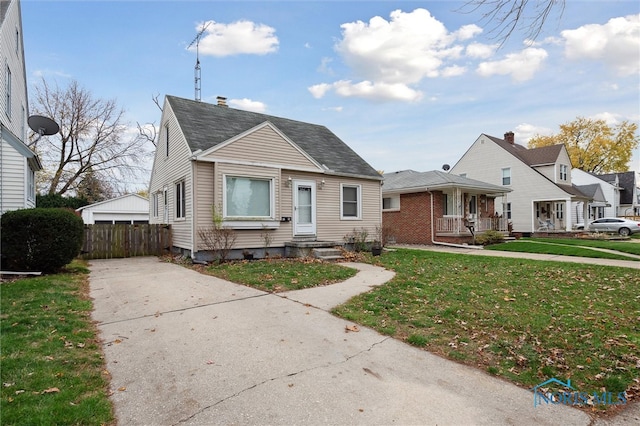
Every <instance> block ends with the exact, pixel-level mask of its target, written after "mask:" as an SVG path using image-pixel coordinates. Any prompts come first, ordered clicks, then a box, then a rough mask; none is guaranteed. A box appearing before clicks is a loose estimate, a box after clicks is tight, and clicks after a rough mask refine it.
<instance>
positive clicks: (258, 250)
mask: <svg viewBox="0 0 640 426" xmlns="http://www.w3.org/2000/svg"><path fill="white" fill-rule="evenodd" d="M381 182H382V176H381V175H380V174H379V173H378V172H377V171H376V170H375V169H374V168H373V167H371V166H370V165H369V164H368V163H367V162H366V161H364V160H363V159H362V158H361V157H360V156H358V154H356V153H355V152H354V151H353V150H352V149H351V148H349V147H348V146H347V145H346V144H345V143H344V142H343V141H342V140H340V139H339V138H338V137H337V136H336V135H335V134H333V133H332V132H331V131H330V130H329V129H327V128H326V127H324V126H320V125H315V124H309V123H304V122H300V121H295V120H290V119H286V118H281V117H274V116H270V115H265V114H260V113H255V112H249V111H243V110H239V109H234V108H230V107H228V106H227V104H226V99H225V98H221V97H219V98H218V104H217V105H214V104H209V103H205V102H198V101H193V100H188V99H183V98H179V97H175V96H166V98H165V101H164V106H163V111H162V119H161V122H160V129H159V135H158V143H157V148H156V153H155V158H154V164H153V170H152V174H151V181H150V186H149V194H150V198H151V203H150V215H149V216H150V217H149V222H150V223H152V224H153V223H164V224H170V225H171V227H172V230H173V235H172V239H173V246H174V247H173V249H174V251H177V252H181V253H183V254H184V255H188V256H191V257H192V258H193V259H196V260H209V259H210V258H211V257H212V255H211V252H210V251H208V250H207V244H206V242H205V241H203V239H202V238H201V237H200V235H199V234H200V232H199V230H202V229H206V228H210V227H212V226H213V225H214V219H213V214H214V212H215V214H216V215H217V217H218V218H219V219H220V220H221V222H222V223H221V224H222V226H223V227H226V228H229V229H232V230H233V231H234V233H235V236H236V240H235V244H234V245H233V250H232V252H231V253H230V255H229V258H239V257H241V256H242V253H243V252H247V251H249V252H252V253H253V254H255V255H256V256H257V257H261V256H263V255H264V253H265V251H266V250H265V249H267V247H266V246H267V240H265V236H267V238H268V246H269V247H268V252H269V254H270V255H274V254H282V255H289V254H290V253H291V252H295V251H296V247H299V246H306V247H309V246H316V245H333V244H335V243H342V242H343V239H344V237H345V236H346V235H347V234H349V233H350V232H352V231H353V230H354V229H362V228H364V229H367V230H368V232H369V234H370V235H374V232H375V230H376V228H377V227H379V226H381V223H382V212H381V200H382V196H381Z"/></svg>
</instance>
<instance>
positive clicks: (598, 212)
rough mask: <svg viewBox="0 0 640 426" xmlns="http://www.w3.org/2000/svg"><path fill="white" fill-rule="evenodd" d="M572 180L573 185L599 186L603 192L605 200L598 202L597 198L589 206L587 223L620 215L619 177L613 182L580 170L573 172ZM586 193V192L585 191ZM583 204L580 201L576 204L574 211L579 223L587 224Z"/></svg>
mask: <svg viewBox="0 0 640 426" xmlns="http://www.w3.org/2000/svg"><path fill="white" fill-rule="evenodd" d="M571 179H572V180H573V183H575V184H576V185H579V186H580V188H583V187H586V186H591V185H598V186H599V187H600V190H601V192H602V197H603V198H604V200H598V199H597V198H596V197H594V198H593V200H592V201H591V202H590V203H588V205H587V210H586V211H587V212H588V213H587V222H586V223H589V222H590V221H592V220H595V219H600V218H601V217H615V216H617V215H618V208H619V207H620V190H621V187H620V185H619V182H618V179H617V176H615V177H614V178H613V179H611V180H604V179H602V178H601V177H600V176H598V175H594V174H591V173H588V172H585V171H583V170H580V169H573V170H571ZM583 192H584V191H583ZM582 204H583V202H582V201H579V202H576V203H574V206H573V210H574V213H575V214H576V215H577V220H578V223H585V221H584V217H585V216H583V215H582V212H583V211H584V209H583V208H582V207H583V205H582Z"/></svg>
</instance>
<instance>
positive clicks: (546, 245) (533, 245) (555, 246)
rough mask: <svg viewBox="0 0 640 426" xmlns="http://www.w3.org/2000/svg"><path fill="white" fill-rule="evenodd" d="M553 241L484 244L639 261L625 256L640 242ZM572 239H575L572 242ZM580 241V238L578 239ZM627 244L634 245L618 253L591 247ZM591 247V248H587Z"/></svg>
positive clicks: (546, 252)
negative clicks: (580, 243) (580, 244)
mask: <svg viewBox="0 0 640 426" xmlns="http://www.w3.org/2000/svg"><path fill="white" fill-rule="evenodd" d="M550 241H553V242H547V241H542V240H540V239H531V240H529V239H521V240H516V241H511V242H508V243H502V244H494V245H490V246H486V247H485V250H497V251H511V252H520V253H541V254H556V255H562V256H579V257H591V258H600V259H617V260H636V261H640V259H638V258H634V257H630V256H625V254H624V253H625V252H626V253H631V254H635V251H636V250H637V249H638V248H640V247H638V248H636V247H635V246H638V245H640V244H638V243H622V242H617V243H614V242H610V243H609V244H604V243H607V242H606V241H590V242H589V243H587V244H583V245H582V246H579V245H577V241H579V240H567V241H568V242H569V244H567V243H565V240H560V239H557V240H550ZM573 241H576V242H574V243H572V242H573ZM580 241H581V240H580ZM587 241H588V240H587ZM625 244H626V245H627V246H634V247H621V248H622V249H623V250H625V251H622V250H618V251H619V253H608V252H603V251H600V250H593V249H592V248H606V249H609V250H617V248H616V247H618V246H619V245H625ZM589 247H592V248H589Z"/></svg>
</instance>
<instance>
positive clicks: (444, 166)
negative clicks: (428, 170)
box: [442, 164, 451, 172]
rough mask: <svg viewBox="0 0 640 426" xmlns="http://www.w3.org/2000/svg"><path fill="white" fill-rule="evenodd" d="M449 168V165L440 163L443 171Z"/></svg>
mask: <svg viewBox="0 0 640 426" xmlns="http://www.w3.org/2000/svg"><path fill="white" fill-rule="evenodd" d="M450 168H451V166H450V165H448V164H443V165H442V170H444V171H445V172H448V171H449V169H450Z"/></svg>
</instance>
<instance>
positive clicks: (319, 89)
mask: <svg viewBox="0 0 640 426" xmlns="http://www.w3.org/2000/svg"><path fill="white" fill-rule="evenodd" d="M307 90H309V92H311V95H312V96H313V97H314V98H316V99H320V98H322V97H323V96H324V95H325V94H326V93H327V92H328V91H329V90H331V85H330V84H327V83H320V84H315V85H313V86H311V87H309V88H308V89H307Z"/></svg>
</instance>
